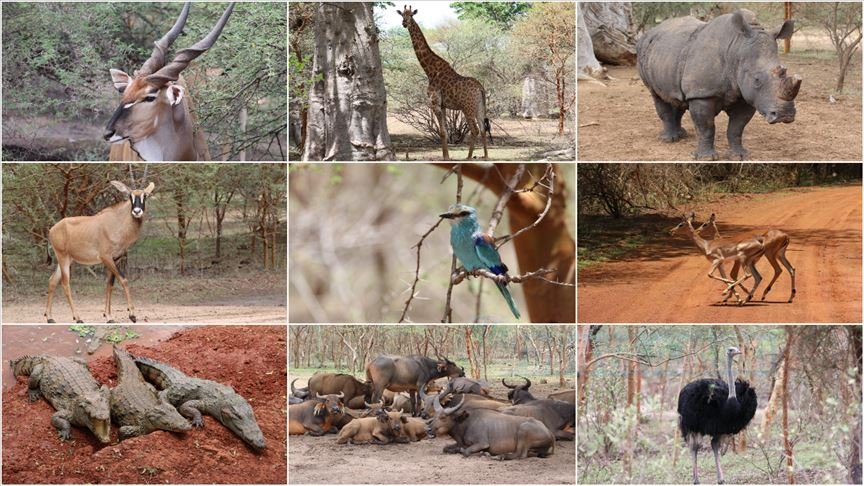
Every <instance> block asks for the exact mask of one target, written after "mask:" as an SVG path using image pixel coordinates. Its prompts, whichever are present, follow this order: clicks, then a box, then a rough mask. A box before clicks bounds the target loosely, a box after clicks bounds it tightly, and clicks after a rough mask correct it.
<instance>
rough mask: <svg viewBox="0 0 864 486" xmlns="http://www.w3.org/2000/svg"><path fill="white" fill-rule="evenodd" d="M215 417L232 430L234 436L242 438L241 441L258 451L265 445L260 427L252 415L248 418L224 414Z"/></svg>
mask: <svg viewBox="0 0 864 486" xmlns="http://www.w3.org/2000/svg"><path fill="white" fill-rule="evenodd" d="M216 418H218V419H219V421H220V422H222V425H224V426H225V427H228V429H229V430H230V431H231V432H234V434H235V435H236V436H238V437H240V438H241V439H243V442H245V443H247V444H249V445H250V446H252V448H253V449H255V450H256V451H260V450H262V449H264V448H266V447H267V442H266V441H265V440H264V434H262V433H261V429H260V428H258V423H257V422H256V421H255V417H254V416H252V417H249V418H247V417H240V418H233V417H229V416H228V415H226V414H222V415H221V416H217V417H216Z"/></svg>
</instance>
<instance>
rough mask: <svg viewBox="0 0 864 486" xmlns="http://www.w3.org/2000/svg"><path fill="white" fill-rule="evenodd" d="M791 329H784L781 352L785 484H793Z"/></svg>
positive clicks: (792, 335)
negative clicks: (790, 423) (790, 437)
mask: <svg viewBox="0 0 864 486" xmlns="http://www.w3.org/2000/svg"><path fill="white" fill-rule="evenodd" d="M793 329H794V328H793V327H791V326H787V327H786V348H785V349H784V350H783V387H782V390H783V453H784V454H785V455H786V482H787V483H788V484H795V469H794V462H793V460H792V443H791V442H790V441H789V353H790V351H791V348H792V340H793V339H794V338H795V334H794V331H793Z"/></svg>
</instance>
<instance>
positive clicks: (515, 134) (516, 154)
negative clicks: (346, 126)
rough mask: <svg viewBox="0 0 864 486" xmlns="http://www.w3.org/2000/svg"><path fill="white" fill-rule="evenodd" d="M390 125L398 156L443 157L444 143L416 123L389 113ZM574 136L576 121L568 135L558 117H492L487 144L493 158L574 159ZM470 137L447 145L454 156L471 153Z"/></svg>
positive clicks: (460, 156)
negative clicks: (427, 136) (425, 134)
mask: <svg viewBox="0 0 864 486" xmlns="http://www.w3.org/2000/svg"><path fill="white" fill-rule="evenodd" d="M387 129H388V130H389V131H390V137H391V138H392V140H393V146H394V147H395V150H396V160H398V161H403V160H442V152H441V146H440V145H437V144H433V143H432V142H430V141H429V140H427V139H425V138H424V137H423V136H421V134H420V132H418V131H417V130H415V129H414V128H413V127H412V126H410V125H407V124H405V123H402V122H400V121H399V120H397V119H396V118H394V117H392V116H388V117H387ZM573 138H574V137H573V131H572V124H565V132H564V135H562V136H558V120H557V119H538V120H524V119H521V118H517V119H495V120H492V143H489V144H488V145H487V147H488V150H489V159H490V160H523V161H524V160H538V159H547V160H574V159H575V158H576V154H575V152H574V147H575V144H574V141H573ZM468 140H469V139H468V138H466V139H465V142H463V143H461V144H458V145H448V146H447V150H448V152H449V155H450V158H451V159H454V160H458V159H464V158H466V157H468ZM477 147H479V149H480V151H479V153H478V151H477ZM477 147H474V156H475V157H477V158H480V157H482V156H483V143H482V141H481V140H480V138H479V137H478V138H477ZM406 152H407V157H408V158H407V159H406ZM550 152H555V153H550Z"/></svg>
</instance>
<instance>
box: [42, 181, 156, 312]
mask: <svg viewBox="0 0 864 486" xmlns="http://www.w3.org/2000/svg"><path fill="white" fill-rule="evenodd" d="M111 185H112V186H114V187H115V188H116V189H117V190H118V191H120V192H122V193H124V194H127V195H128V196H129V199H128V200H127V201H123V202H121V203H117V204H115V205H113V206H111V207H108V208H105V209H103V210H102V211H99V213H97V214H95V215H93V216H73V217H69V218H63V219H61V220H60V222H59V223H57V224H55V225H54V226H52V227H51V230H49V231H48V240H49V241H50V242H51V246H52V247H53V248H54V254H55V255H56V256H57V270H55V271H54V273H53V274H52V275H51V279H50V280H49V281H48V306H47V308H46V309H45V317H46V318H47V319H48V322H54V319H53V318H52V317H51V302H52V300H54V289H56V288H57V284H58V283H59V282H61V281H62V282H63V293H64V294H66V300H67V301H69V307H71V308H72V319H73V320H74V321H75V322H82V321H81V315H80V314H78V310H77V309H76V308H75V303H74V302H72V288H71V287H70V285H69V269H70V267H71V266H72V262H77V263H80V264H81V265H87V266H89V265H96V264H99V263H101V264H103V265H105V269H106V270H107V272H106V273H107V274H108V278H107V285H106V288H105V313H104V316H105V317H106V318H108V322H113V320H112V318H111V291H112V290H113V289H114V279H115V278H116V279H117V280H119V281H120V285H122V286H123V291H124V292H125V293H126V309H127V310H128V311H129V320H131V321H132V322H135V320H136V319H135V306H134V305H133V304H132V298H131V297H130V296H129V284H128V282H127V281H126V277H125V276H124V275H123V274H122V273H120V270H118V269H117V265H116V264H115V262H116V261H117V260H119V259H120V257H121V256H123V254H124V253H126V250H127V249H128V248H129V247H130V246H132V244H133V243H135V241H136V240H137V239H138V234H139V233H140V232H141V224H142V223H143V222H144V219H143V217H144V205H145V202H146V200H147V197H148V196H149V195H150V193H151V192H153V188H154V187H156V186H155V184H153V183H152V182H151V183H150V185H148V186H147V188H146V189H144V190H134V191H133V190H131V189H129V188H128V187H126V185H125V184H123V183H122V182H118V181H111Z"/></svg>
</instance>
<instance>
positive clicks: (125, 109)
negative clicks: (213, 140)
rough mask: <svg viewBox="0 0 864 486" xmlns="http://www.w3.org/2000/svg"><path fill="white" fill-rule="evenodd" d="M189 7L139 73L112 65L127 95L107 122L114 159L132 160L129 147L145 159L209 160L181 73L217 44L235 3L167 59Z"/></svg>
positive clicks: (117, 84) (113, 75) (107, 137)
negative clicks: (200, 36) (201, 34)
mask: <svg viewBox="0 0 864 486" xmlns="http://www.w3.org/2000/svg"><path fill="white" fill-rule="evenodd" d="M189 8H190V3H189V2H187V3H186V4H185V5H184V6H183V10H182V11H181V12H180V16H179V17H177V21H176V22H174V26H173V27H171V30H169V31H168V33H167V34H165V35H164V36H162V38H161V39H159V40H157V41H156V43H155V44H156V47H155V48H154V49H153V53H152V54H151V55H150V58H149V59H147V61H146V62H145V63H144V64H143V65H142V66H141V68H140V69H138V70H137V71H135V72H134V76H130V75H128V74H126V73H125V72H123V71H120V70H117V69H111V70H110V72H111V79H112V80H113V81H114V87H115V88H117V90H118V91H119V92H120V93H121V95H122V97H121V99H120V105H119V106H118V107H117V109H116V110H115V111H114V115H113V116H112V117H111V120H110V121H109V122H108V126H106V127H105V134H104V138H105V140H107V141H109V142H111V143H112V144H114V145H112V150H111V155H110V157H109V158H110V160H128V157H130V156H132V155H133V154H131V153H130V149H131V151H132V152H134V155H136V156H137V157H138V158H140V159H143V160H209V158H210V153H209V151H208V150H207V143H206V140H205V138H204V135H203V133H202V132H201V131H200V129H198V128H196V127H195V123H194V122H195V120H194V119H193V115H192V111H191V106H190V103H189V101H188V96H185V91H186V88H185V87H184V86H183V82H182V80H181V78H180V73H181V72H182V71H183V70H184V69H186V67H187V66H188V65H189V63H190V62H191V61H192V60H193V59H195V58H196V57H198V56H200V55H201V54H203V53H204V52H206V51H207V49H210V48H211V47H213V44H214V43H215V42H216V39H218V38H219V34H221V33H222V29H223V28H224V27H225V24H226V23H227V22H228V17H230V16H231V12H232V11H233V10H234V3H233V2H232V3H231V4H230V5H228V8H226V9H225V12H224V13H223V14H222V17H221V18H220V19H219V21H218V22H217V23H216V26H215V27H213V30H211V31H210V33H209V34H207V36H205V37H204V38H203V39H201V40H200V41H198V42H197V43H196V44H194V45H192V46H191V47H187V48H186V49H183V50H181V51H179V52H178V53H177V55H176V56H175V57H174V60H173V61H171V62H169V63H167V64H166V63H165V54H166V52H167V51H168V48H169V47H170V46H171V44H172V43H173V42H174V40H175V39H176V38H177V36H178V35H180V32H181V31H182V30H183V26H184V25H185V24H186V17H188V16H189ZM117 144H120V145H117ZM123 144H126V146H125V147H124V146H123ZM118 147H119V148H118Z"/></svg>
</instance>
